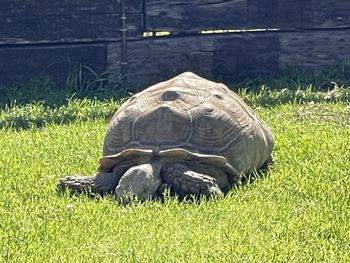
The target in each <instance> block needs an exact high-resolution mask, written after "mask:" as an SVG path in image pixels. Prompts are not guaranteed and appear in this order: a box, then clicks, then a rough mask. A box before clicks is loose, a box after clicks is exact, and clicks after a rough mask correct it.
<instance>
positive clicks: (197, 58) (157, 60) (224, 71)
mask: <svg viewBox="0 0 350 263" xmlns="http://www.w3.org/2000/svg"><path fill="white" fill-rule="evenodd" d="M278 49H279V46H278V39H277V38H276V37H274V36H270V37H264V36H260V37H258V36H256V35H252V34H237V35H234V36H232V35H230V36H228V35H211V36H199V37H178V38H167V39H149V40H144V41H135V42H130V43H128V59H127V60H128V78H127V81H126V83H127V84H128V85H130V86H133V87H134V88H135V89H138V88H141V87H144V86H147V85H150V84H153V83H156V82H158V81H161V80H164V79H167V78H169V77H171V76H174V75H176V74H179V73H181V72H184V71H193V72H195V73H198V74H200V75H202V76H205V77H208V78H215V79H220V80H225V79H232V78H235V77H244V76H248V75H249V76H253V75H257V74H260V73H267V72H271V71H276V70H277V68H278V57H277V54H278ZM120 52H121V48H120V46H119V44H110V45H109V46H108V68H109V69H110V70H111V72H113V73H114V77H115V78H116V79H117V78H118V76H119V74H120V72H121V69H120V57H121V55H120Z"/></svg>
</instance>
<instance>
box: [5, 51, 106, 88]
mask: <svg viewBox="0 0 350 263" xmlns="http://www.w3.org/2000/svg"><path fill="white" fill-rule="evenodd" d="M0 61H1V63H0V84H7V85H9V84H14V83H21V82H25V81H28V80H30V79H33V78H38V77H43V76H49V77H50V78H52V79H53V80H54V81H56V82H57V83H58V84H59V85H60V86H63V85H64V84H65V81H66V79H67V76H68V74H69V73H72V70H73V69H74V67H76V66H77V65H79V64H82V65H85V66H88V67H90V68H91V69H93V70H94V71H95V72H100V71H102V70H105V68H106V47H105V45H80V46H78V45H77V46H64V47H62V46H52V47H40V48H38V47H37V48H33V47H31V48H29V47H23V48H0Z"/></svg>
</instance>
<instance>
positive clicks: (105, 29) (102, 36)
mask: <svg viewBox="0 0 350 263" xmlns="http://www.w3.org/2000/svg"><path fill="white" fill-rule="evenodd" d="M127 21H128V24H127V25H128V37H129V38H139V37H141V36H142V14H137V13H135V14H129V15H128V20H127ZM0 24H1V25H3V26H2V28H1V32H0V44H16V43H19V44H21V43H38V42H39V43H50V42H74V41H104V40H105V41H108V40H118V39H120V37H121V34H120V15H119V14H87V13H86V14H84V13H82V14H71V15H69V14H68V15H47V16H39V15H38V16H37V15H35V16H31V15H30V16H29V15H28V16H24V15H21V16H16V15H13V16H9V15H8V16H6V17H0Z"/></svg>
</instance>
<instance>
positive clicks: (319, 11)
mask: <svg viewBox="0 0 350 263" xmlns="http://www.w3.org/2000/svg"><path fill="white" fill-rule="evenodd" d="M336 27H350V1H348V0H337V1H332V0H321V1H320V0H284V1H281V0H231V1H230V0H226V1H217V0H205V1H203V0H192V1H187V0H170V1H168V0H146V29H147V30H149V31H163V30H167V31H177V32H186V31H191V32H192V31H194V32H195V31H200V30H204V29H219V28H234V29H247V28H280V29H291V28H336Z"/></svg>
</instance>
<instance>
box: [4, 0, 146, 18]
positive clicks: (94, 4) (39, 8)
mask: <svg viewBox="0 0 350 263" xmlns="http://www.w3.org/2000/svg"><path fill="white" fill-rule="evenodd" d="M142 8H143V0H127V5H126V11H127V13H140V12H142ZM119 12H120V0H64V1H58V0H56V1H47V0H2V1H1V13H2V14H8V15H9V14H16V15H57V14H61V15H62V14H76V13H89V14H93V13H95V14H101V13H103V14H110V13H113V14H115V13H119Z"/></svg>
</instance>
